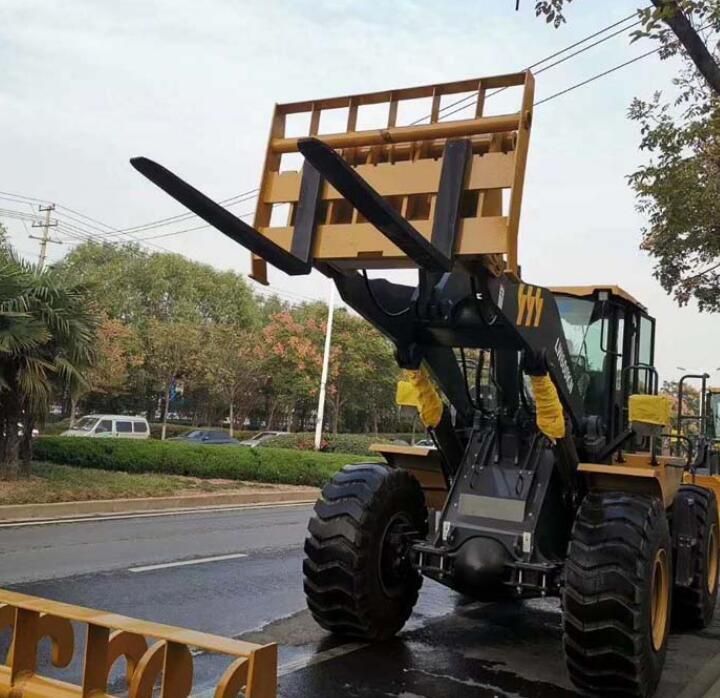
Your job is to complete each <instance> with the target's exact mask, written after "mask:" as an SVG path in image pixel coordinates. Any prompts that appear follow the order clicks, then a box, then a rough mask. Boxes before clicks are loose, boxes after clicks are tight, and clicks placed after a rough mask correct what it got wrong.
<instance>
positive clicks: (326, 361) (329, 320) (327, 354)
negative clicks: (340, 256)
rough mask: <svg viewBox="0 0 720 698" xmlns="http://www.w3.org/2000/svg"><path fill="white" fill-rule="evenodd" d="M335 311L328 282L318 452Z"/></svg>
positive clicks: (317, 422)
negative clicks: (328, 296) (328, 292)
mask: <svg viewBox="0 0 720 698" xmlns="http://www.w3.org/2000/svg"><path fill="white" fill-rule="evenodd" d="M334 309H335V284H334V283H333V282H332V281H331V282H330V298H329V299H328V318H327V329H326V330H325V351H324V353H323V365H322V374H321V376H320V396H319V397H318V406H317V418H316V420H315V450H316V451H319V450H320V443H321V441H322V429H323V418H324V417H325V386H326V385H327V377H328V368H329V366H330V344H331V339H332V324H333V312H334Z"/></svg>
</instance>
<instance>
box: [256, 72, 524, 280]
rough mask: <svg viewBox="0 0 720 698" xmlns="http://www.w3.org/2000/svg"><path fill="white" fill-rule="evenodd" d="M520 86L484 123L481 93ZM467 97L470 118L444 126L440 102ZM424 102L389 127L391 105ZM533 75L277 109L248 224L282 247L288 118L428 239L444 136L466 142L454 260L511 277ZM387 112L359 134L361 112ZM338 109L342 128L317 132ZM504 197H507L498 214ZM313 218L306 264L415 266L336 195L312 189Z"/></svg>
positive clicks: (290, 186) (260, 264)
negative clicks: (424, 114)
mask: <svg viewBox="0 0 720 698" xmlns="http://www.w3.org/2000/svg"><path fill="white" fill-rule="evenodd" d="M511 87H518V88H521V89H522V97H521V104H520V109H519V110H518V111H517V112H515V113H510V114H502V115H498V116H485V115H484V109H485V98H486V95H487V91H488V90H492V91H502V90H506V89H508V88H511ZM462 93H475V94H474V100H473V101H472V102H469V103H468V106H469V107H471V108H472V109H473V112H474V115H473V116H472V118H469V119H458V118H457V117H455V118H454V119H443V117H442V110H443V106H442V100H443V98H447V97H450V98H452V96H453V95H455V96H457V95H459V94H462ZM428 98H429V99H430V108H429V110H428V111H429V115H428V118H427V119H426V120H425V123H419V124H417V123H415V124H410V125H406V126H398V125H397V119H398V108H399V106H401V105H402V104H403V103H404V102H408V100H417V99H428ZM533 98H534V78H533V76H532V73H531V72H530V71H524V72H521V73H514V74H510V75H500V76H495V77H487V78H475V79H472V80H462V81H459V82H450V83H442V84H435V85H425V86H423V87H411V88H405V89H398V90H386V91H383V92H373V93H368V94H358V95H348V96H345V97H335V98H332V99H320V100H310V101H304V102H295V103H292V104H278V105H276V106H275V111H274V114H273V118H272V124H271V127H270V137H269V141H268V147H267V152H266V157H265V165H264V168H263V174H262V180H261V183H260V192H259V194H258V205H257V209H256V211H255V220H254V227H255V229H256V230H258V231H259V232H261V233H262V234H263V235H265V236H266V237H267V238H269V239H270V240H272V241H273V242H275V243H277V244H278V245H280V246H281V247H283V248H284V249H286V250H290V246H291V241H292V235H293V224H294V216H295V208H296V206H297V203H298V199H299V195H300V182H301V178H302V173H301V172H299V171H295V170H290V171H282V170H283V169H284V168H283V167H282V158H283V155H287V154H292V153H297V152H298V148H297V143H298V138H297V137H290V136H289V135H288V134H287V132H288V117H290V116H294V115H305V116H306V117H307V121H308V124H309V126H308V128H307V132H306V133H305V134H304V135H306V136H316V137H318V138H320V139H321V140H323V141H324V142H325V143H327V144H328V145H330V146H332V147H333V148H335V149H337V150H339V151H340V153H341V154H342V156H343V157H344V158H345V160H347V161H348V162H349V163H350V164H351V165H352V166H354V167H355V168H356V170H357V172H358V173H359V174H361V175H362V176H363V177H364V178H365V179H366V180H367V181H368V182H369V183H370V184H371V185H372V186H373V187H374V188H375V190H376V191H378V192H379V193H380V194H382V195H383V196H385V197H387V198H388V199H389V200H390V201H391V202H392V205H393V206H396V207H397V208H398V210H399V211H400V212H401V213H402V214H403V215H404V216H405V217H407V218H408V219H409V220H411V221H412V224H413V225H414V226H415V228H416V229H417V230H418V231H419V232H420V233H422V234H423V235H424V236H425V237H427V238H428V239H429V238H430V235H431V232H432V220H433V215H434V210H435V201H436V197H437V191H438V186H439V182H440V171H441V168H442V152H443V147H444V145H445V142H446V141H447V140H448V139H451V138H468V139H470V141H471V143H472V152H473V156H472V159H471V163H470V166H469V168H468V169H469V172H468V173H467V182H466V191H467V192H468V193H467V194H466V199H467V202H466V203H467V205H466V207H465V210H464V211H463V215H464V217H463V218H462V220H461V223H460V226H459V232H458V241H457V246H456V250H455V255H456V257H457V258H458V259H460V260H463V261H470V260H479V261H483V262H484V263H485V264H486V265H487V266H489V267H491V268H492V269H494V270H496V271H498V272H499V271H502V270H504V269H505V268H507V269H508V270H509V271H511V272H514V273H517V235H518V226H519V221H520V208H521V203H522V190H523V183H524V180H525V164H526V160H527V151H528V143H529V137H530V125H531V122H532V108H533ZM378 105H387V119H386V125H385V126H384V127H383V128H376V129H368V130H358V129H357V124H358V116H359V114H360V115H361V114H362V110H363V108H364V107H368V106H371V107H373V108H375V109H376V108H377V107H378ZM340 109H343V110H345V111H346V112H347V116H346V119H345V131H343V132H339V133H322V132H321V117H322V115H323V113H327V112H329V111H330V110H340ZM503 190H508V191H509V197H508V206H507V210H504V207H503V196H502V194H503ZM321 199H322V204H321V214H320V216H321V218H320V223H319V225H318V228H317V233H316V237H315V245H314V250H313V258H314V260H315V261H317V262H323V263H329V264H333V265H335V266H338V267H346V268H348V267H349V268H359V267H362V268H370V267H374V268H395V267H411V266H414V263H413V262H412V260H410V259H409V258H408V257H407V256H406V255H405V254H404V253H402V252H401V251H400V250H399V249H398V248H397V247H396V246H395V245H394V244H392V243H391V242H390V241H389V240H388V239H387V238H386V237H385V236H384V235H383V234H382V233H380V232H379V231H378V230H377V229H376V228H375V227H374V226H372V225H371V224H369V223H367V222H366V221H364V219H362V217H361V216H360V215H359V214H358V212H357V210H354V209H353V208H352V207H351V206H350V204H349V203H348V202H347V201H345V200H344V199H343V198H342V197H341V196H340V194H339V193H338V192H337V191H336V190H335V189H333V188H332V187H330V186H329V185H327V184H325V185H324V186H323V190H322V192H321ZM288 204H289V214H288V215H287V220H286V221H285V222H284V223H283V224H282V225H277V222H275V224H272V223H271V220H272V218H273V208H274V207H275V206H285V207H286V208H287V205H288ZM251 276H252V277H253V278H254V279H255V280H256V281H259V282H261V283H267V267H266V263H265V261H264V260H263V259H261V258H259V257H253V260H252V274H251Z"/></svg>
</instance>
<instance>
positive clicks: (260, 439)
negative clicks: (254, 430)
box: [238, 431, 287, 448]
mask: <svg viewBox="0 0 720 698" xmlns="http://www.w3.org/2000/svg"><path fill="white" fill-rule="evenodd" d="M285 434H287V432H286V431H261V432H260V433H259V434H255V436H251V437H250V438H249V439H245V440H244V441H239V442H238V443H239V444H240V445H241V446H249V447H250V448H257V447H258V446H259V445H260V444H261V443H264V442H267V441H270V440H271V439H274V438H275V437H276V436H283V435H285Z"/></svg>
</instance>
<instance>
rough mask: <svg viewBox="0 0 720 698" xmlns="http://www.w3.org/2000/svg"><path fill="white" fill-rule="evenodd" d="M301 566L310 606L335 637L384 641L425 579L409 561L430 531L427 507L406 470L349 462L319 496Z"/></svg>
mask: <svg viewBox="0 0 720 698" xmlns="http://www.w3.org/2000/svg"><path fill="white" fill-rule="evenodd" d="M308 532H309V535H308V537H307V538H306V540H305V554H306V558H305V560H304V562H303V572H304V575H305V579H304V587H305V595H306V597H307V604H308V608H309V609H310V612H311V613H312V615H313V617H314V618H315V620H316V621H317V622H318V623H319V624H320V625H321V626H322V627H323V628H325V629H326V630H330V631H331V632H334V633H338V634H342V635H349V636H352V637H357V638H362V639H364V640H383V639H386V638H389V637H392V636H393V635H394V634H395V633H397V632H398V631H399V630H400V629H401V628H402V627H403V625H405V622H406V621H407V619H408V618H409V616H410V614H411V613H412V609H413V607H414V605H415V603H416V602H417V598H418V591H419V589H420V586H421V584H422V576H421V575H420V574H419V573H418V572H417V570H415V569H414V568H413V567H412V565H411V563H410V560H409V556H408V552H409V543H410V540H411V539H412V538H415V537H419V536H425V534H426V532H427V508H426V506H425V497H424V495H423V491H422V488H421V487H420V484H419V483H418V481H417V480H416V479H415V478H414V477H413V476H412V475H411V474H410V473H408V472H407V471H405V470H399V469H394V468H389V467H388V466H386V465H380V464H375V463H368V464H361V465H348V466H345V468H343V470H342V471H341V472H339V473H338V474H337V475H336V476H335V477H334V478H333V479H332V480H331V482H330V483H329V484H327V485H326V486H325V488H324V489H323V491H322V496H321V498H320V499H319V500H318V501H317V503H316V504H315V516H313V517H312V518H311V519H310V523H309V525H308Z"/></svg>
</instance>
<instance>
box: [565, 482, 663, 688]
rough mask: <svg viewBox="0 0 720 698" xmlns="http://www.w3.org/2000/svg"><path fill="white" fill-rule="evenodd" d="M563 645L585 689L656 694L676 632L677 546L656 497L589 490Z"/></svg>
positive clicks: (576, 536)
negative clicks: (672, 617) (674, 552)
mask: <svg viewBox="0 0 720 698" xmlns="http://www.w3.org/2000/svg"><path fill="white" fill-rule="evenodd" d="M565 573H566V575H565V576H566V580H565V589H564V592H563V611H564V618H563V626H564V635H563V644H564V647H565V657H566V660H567V666H568V671H569V673H570V678H571V679H572V681H573V683H574V684H575V685H576V686H578V687H579V688H581V689H583V690H585V691H588V692H590V693H596V694H602V695H607V694H609V693H610V694H620V695H629V696H638V697H642V698H646V697H647V696H651V695H652V694H653V693H654V691H655V688H656V687H657V684H658V681H659V680H660V674H661V673H662V668H663V664H664V662H665V652H666V649H667V636H668V631H669V627H670V610H671V588H672V544H671V539H670V530H669V527H668V521H667V515H666V513H665V510H664V508H663V505H662V502H660V500H659V499H657V498H655V497H650V496H643V495H631V494H625V493H620V492H607V493H598V492H591V493H590V494H588V495H587V497H586V498H585V500H584V501H583V503H582V505H581V507H580V510H579V512H578V515H577V517H576V519H575V524H574V526H573V530H572V537H571V540H570V546H569V550H568V557H567V562H566V567H565Z"/></svg>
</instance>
